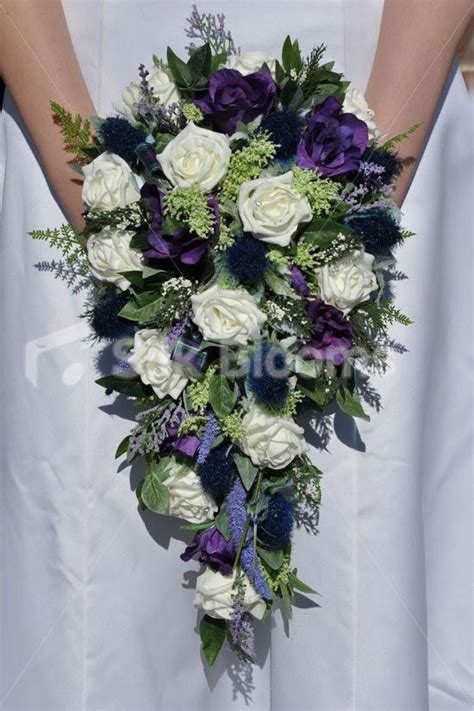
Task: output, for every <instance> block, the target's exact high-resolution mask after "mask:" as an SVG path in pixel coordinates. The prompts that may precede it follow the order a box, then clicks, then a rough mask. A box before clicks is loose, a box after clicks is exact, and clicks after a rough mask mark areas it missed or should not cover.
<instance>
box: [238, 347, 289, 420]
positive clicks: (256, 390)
mask: <svg viewBox="0 0 474 711" xmlns="http://www.w3.org/2000/svg"><path fill="white" fill-rule="evenodd" d="M247 385H248V387H249V389H250V390H251V391H252V393H253V394H254V395H255V397H256V398H257V400H259V401H260V402H261V403H262V404H263V405H266V406H267V407H271V408H276V409H279V408H281V407H283V405H284V404H285V402H286V398H287V397H288V392H289V389H290V386H289V383H288V370H287V367H286V358H285V354H284V353H283V351H282V350H280V348H278V347H276V346H272V345H269V344H264V345H263V346H260V348H258V349H257V350H255V351H254V352H253V354H252V355H251V357H250V361H249V371H248V375H247Z"/></svg>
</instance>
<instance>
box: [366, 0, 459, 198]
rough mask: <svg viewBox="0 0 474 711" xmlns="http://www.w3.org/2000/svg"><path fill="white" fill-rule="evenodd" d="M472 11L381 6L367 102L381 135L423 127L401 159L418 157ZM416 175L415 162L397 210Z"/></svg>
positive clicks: (405, 3) (399, 3)
mask: <svg viewBox="0 0 474 711" xmlns="http://www.w3.org/2000/svg"><path fill="white" fill-rule="evenodd" d="M472 8H473V4H472V0H385V5H384V11H383V16H382V25H381V28H380V36H379V43H378V46H377V52H376V55H375V60H374V64H373V68H372V73H371V76H370V80H369V84H368V87H367V91H366V98H367V101H368V103H369V106H370V107H371V108H373V110H374V111H375V119H376V121H377V126H378V128H379V129H380V130H381V131H382V133H384V134H385V133H387V134H389V135H391V136H393V135H397V134H399V133H402V132H403V131H405V130H406V129H407V128H410V127H411V126H413V125H414V124H417V123H421V124H422V125H421V126H420V128H419V129H418V130H417V131H416V133H414V134H413V135H412V136H410V138H408V139H407V140H405V141H404V142H403V143H402V144H401V148H400V152H401V154H402V155H403V156H404V157H413V158H415V159H418V158H419V157H420V156H421V153H422V150H423V147H424V144H425V141H426V139H427V137H428V135H429V132H430V129H431V125H432V123H433V118H434V115H435V112H436V109H437V106H438V103H439V100H440V97H441V95H442V92H443V88H444V85H445V82H446V78H447V76H448V74H449V71H450V69H451V66H452V63H453V59H454V57H455V54H456V49H457V46H458V43H459V40H460V39H461V37H462V35H463V34H464V32H465V30H466V28H467V26H468V24H469V20H470V17H471V14H472ZM415 170H416V162H414V163H413V164H412V165H409V166H408V167H407V168H406V169H405V170H404V172H403V174H402V176H401V178H400V180H399V183H398V187H397V191H396V194H395V199H396V200H397V202H398V203H399V204H401V203H402V201H403V198H404V197H405V194H406V192H407V190H408V188H409V185H410V182H411V179H412V178H413V175H414V172H415Z"/></svg>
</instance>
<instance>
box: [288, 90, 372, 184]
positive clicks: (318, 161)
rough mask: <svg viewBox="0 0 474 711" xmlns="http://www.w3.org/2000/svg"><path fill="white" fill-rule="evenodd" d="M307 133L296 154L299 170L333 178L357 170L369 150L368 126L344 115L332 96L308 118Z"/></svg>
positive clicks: (353, 117)
mask: <svg viewBox="0 0 474 711" xmlns="http://www.w3.org/2000/svg"><path fill="white" fill-rule="evenodd" d="M306 123H307V126H306V130H305V132H304V133H303V136H302V138H301V141H300V143H299V145H298V150H297V153H296V162H297V164H298V165H299V167H300V168H309V169H312V170H318V172H319V173H320V174H321V175H324V176H329V177H331V176H334V175H342V174H344V173H350V172H352V171H354V170H358V169H359V166H360V162H361V158H362V154H363V152H364V151H365V149H366V148H367V141H368V128H367V124H365V123H364V122H363V121H361V120H360V119H358V118H357V116H354V114H344V113H342V104H341V102H340V101H338V100H337V99H334V98H333V97H332V96H330V97H328V98H327V99H326V100H325V101H324V103H322V104H320V105H319V106H316V108H315V109H314V110H313V111H311V112H310V113H309V114H308V115H307V116H306Z"/></svg>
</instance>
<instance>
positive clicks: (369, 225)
mask: <svg viewBox="0 0 474 711" xmlns="http://www.w3.org/2000/svg"><path fill="white" fill-rule="evenodd" d="M345 223H346V225H348V227H350V228H351V229H352V230H354V235H353V236H354V237H355V238H356V239H358V240H360V242H362V244H363V245H364V247H365V248H366V249H367V251H368V252H370V254H375V255H380V254H387V253H390V251H391V250H392V249H393V248H394V247H396V246H397V245H398V244H400V242H402V241H403V235H402V232H401V230H400V227H399V225H398V224H397V223H396V221H395V220H394V218H393V217H392V215H391V214H390V213H389V212H387V211H386V210H382V209H380V208H377V207H373V208H369V209H368V210H364V211H363V212H356V213H354V214H352V215H349V216H348V217H346V219H345Z"/></svg>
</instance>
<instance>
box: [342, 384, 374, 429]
mask: <svg viewBox="0 0 474 711" xmlns="http://www.w3.org/2000/svg"><path fill="white" fill-rule="evenodd" d="M336 402H337V404H338V405H339V407H340V408H341V410H342V411H343V412H345V413H346V415H350V416H351V417H360V418H361V419H362V420H365V421H366V422H370V417H369V416H368V415H367V414H366V413H365V412H364V408H363V407H362V404H361V401H360V399H359V396H358V395H357V394H356V393H351V391H350V390H349V389H348V388H346V387H345V386H344V385H342V386H341V387H340V388H339V390H338V391H337V394H336Z"/></svg>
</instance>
